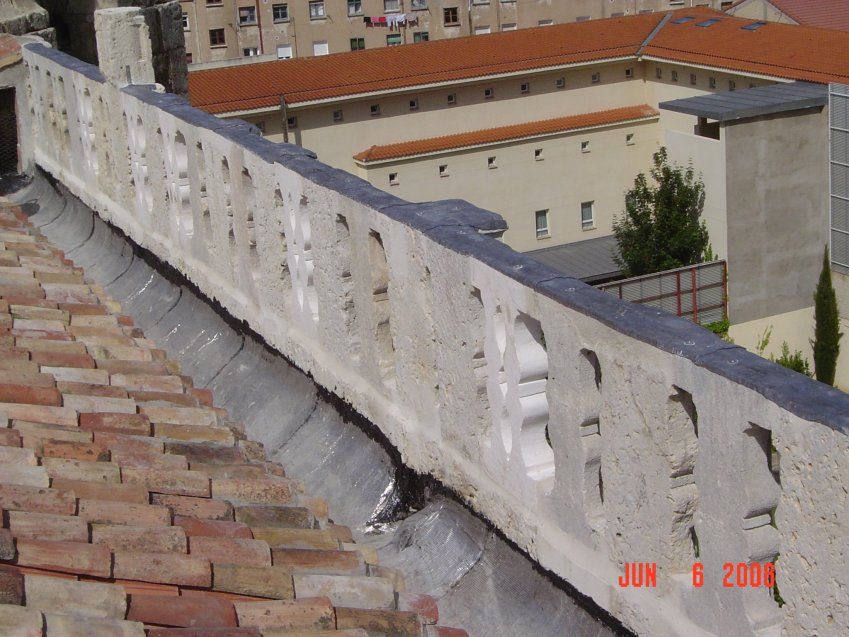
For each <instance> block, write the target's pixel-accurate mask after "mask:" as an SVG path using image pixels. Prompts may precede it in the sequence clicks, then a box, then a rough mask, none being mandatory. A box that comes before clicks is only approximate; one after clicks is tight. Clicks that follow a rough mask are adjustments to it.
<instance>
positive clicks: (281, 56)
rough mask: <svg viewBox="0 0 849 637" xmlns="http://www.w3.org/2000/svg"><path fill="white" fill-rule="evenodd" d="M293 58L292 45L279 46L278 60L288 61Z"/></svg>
mask: <svg viewBox="0 0 849 637" xmlns="http://www.w3.org/2000/svg"><path fill="white" fill-rule="evenodd" d="M291 57H292V45H291V44H278V45H277V59H278V60H288V59H289V58H291Z"/></svg>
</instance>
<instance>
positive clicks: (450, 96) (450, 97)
mask: <svg viewBox="0 0 849 637" xmlns="http://www.w3.org/2000/svg"><path fill="white" fill-rule="evenodd" d="M456 103H457V94H456V93H449V94H448V104H449V106H453V105H454V104H456Z"/></svg>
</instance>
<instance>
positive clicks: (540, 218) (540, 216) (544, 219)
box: [534, 210, 551, 239]
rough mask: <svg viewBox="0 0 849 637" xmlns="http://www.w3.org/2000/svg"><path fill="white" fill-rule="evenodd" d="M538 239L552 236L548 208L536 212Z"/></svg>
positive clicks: (535, 220)
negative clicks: (549, 227)
mask: <svg viewBox="0 0 849 637" xmlns="http://www.w3.org/2000/svg"><path fill="white" fill-rule="evenodd" d="M534 222H535V225H536V235H537V239H545V238H546V237H550V236H551V232H550V231H549V229H548V210H537V211H536V212H535V213H534Z"/></svg>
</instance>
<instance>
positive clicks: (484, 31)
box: [475, 25, 490, 35]
mask: <svg viewBox="0 0 849 637" xmlns="http://www.w3.org/2000/svg"><path fill="white" fill-rule="evenodd" d="M487 33H490V28H489V25H486V26H479V27H475V35H486V34H487Z"/></svg>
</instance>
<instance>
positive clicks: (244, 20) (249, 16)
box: [239, 7, 256, 25]
mask: <svg viewBox="0 0 849 637" xmlns="http://www.w3.org/2000/svg"><path fill="white" fill-rule="evenodd" d="M239 24H241V25H247V24H256V7H239Z"/></svg>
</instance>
